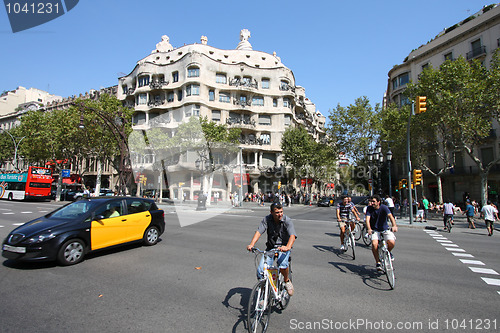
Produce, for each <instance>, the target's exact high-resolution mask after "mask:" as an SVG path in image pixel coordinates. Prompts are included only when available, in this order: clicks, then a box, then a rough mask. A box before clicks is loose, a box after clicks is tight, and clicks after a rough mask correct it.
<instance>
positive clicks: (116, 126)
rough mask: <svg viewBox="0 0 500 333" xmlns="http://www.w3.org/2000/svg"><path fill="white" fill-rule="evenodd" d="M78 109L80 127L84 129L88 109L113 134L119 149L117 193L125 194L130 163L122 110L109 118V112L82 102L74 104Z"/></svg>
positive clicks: (130, 173)
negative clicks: (112, 117)
mask: <svg viewBox="0 0 500 333" xmlns="http://www.w3.org/2000/svg"><path fill="white" fill-rule="evenodd" d="M74 105H75V106H77V107H78V108H79V109H80V113H81V116H80V125H79V126H78V127H79V128H80V129H84V128H85V125H84V123H83V114H84V112H86V111H90V112H92V113H94V114H96V115H97V116H98V117H99V118H100V119H101V120H102V121H103V122H104V124H106V126H107V127H108V128H109V130H110V131H111V133H113V135H114V136H115V138H116V140H117V142H118V146H119V149H120V164H119V167H118V169H119V170H118V175H119V180H120V185H119V190H118V192H119V194H122V195H125V194H127V193H126V188H127V183H129V181H130V178H131V176H132V167H131V163H130V150H129V147H128V136H127V134H126V127H127V125H128V124H127V120H126V119H125V118H124V117H123V114H122V112H118V113H117V116H118V119H117V118H115V119H110V118H109V116H110V115H109V114H106V113H104V112H101V111H100V110H98V109H95V108H91V107H88V106H86V105H84V104H83V103H79V104H74Z"/></svg>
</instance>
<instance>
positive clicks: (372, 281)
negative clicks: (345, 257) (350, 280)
mask: <svg viewBox="0 0 500 333" xmlns="http://www.w3.org/2000/svg"><path fill="white" fill-rule="evenodd" d="M329 264H330V265H333V266H334V267H335V268H337V269H338V270H339V271H340V272H342V273H345V274H349V275H350V276H353V277H354V276H359V277H360V278H361V279H362V281H363V283H364V284H365V285H367V286H368V287H370V288H372V289H376V290H387V291H390V290H391V288H390V286H389V284H388V283H387V280H386V279H385V275H383V274H381V273H379V272H378V271H377V270H376V269H375V267H374V266H369V265H355V264H349V263H345V262H329Z"/></svg>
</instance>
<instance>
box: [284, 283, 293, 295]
mask: <svg viewBox="0 0 500 333" xmlns="http://www.w3.org/2000/svg"><path fill="white" fill-rule="evenodd" d="M285 289H286V291H287V292H288V295H290V296H293V284H292V281H290V280H288V282H285Z"/></svg>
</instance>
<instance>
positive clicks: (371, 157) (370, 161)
mask: <svg viewBox="0 0 500 333" xmlns="http://www.w3.org/2000/svg"><path fill="white" fill-rule="evenodd" d="M372 161H373V150H372V149H370V150H369V151H368V186H370V196H372V195H373V179H372Z"/></svg>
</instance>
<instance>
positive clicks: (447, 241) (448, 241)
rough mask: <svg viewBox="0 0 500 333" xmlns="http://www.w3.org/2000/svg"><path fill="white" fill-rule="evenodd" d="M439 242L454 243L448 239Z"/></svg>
mask: <svg viewBox="0 0 500 333" xmlns="http://www.w3.org/2000/svg"><path fill="white" fill-rule="evenodd" d="M437 241H438V242H439V243H453V242H452V241H451V240H447V239H437Z"/></svg>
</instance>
